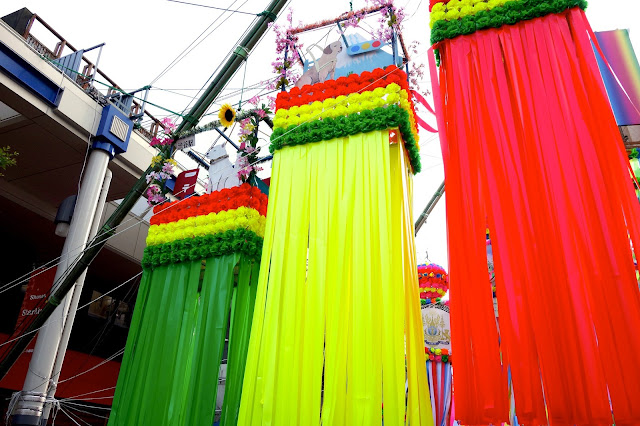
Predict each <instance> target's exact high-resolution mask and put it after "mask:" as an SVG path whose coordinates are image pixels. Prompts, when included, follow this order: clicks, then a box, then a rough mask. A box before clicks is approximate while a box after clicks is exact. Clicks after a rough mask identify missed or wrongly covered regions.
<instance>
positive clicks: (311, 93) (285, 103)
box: [269, 65, 421, 173]
mask: <svg viewBox="0 0 640 426" xmlns="http://www.w3.org/2000/svg"><path fill="white" fill-rule="evenodd" d="M312 88H313V89H312ZM348 90H352V91H353V92H352V93H349V92H348ZM345 95H347V96H345ZM309 102H312V103H311V104H310V105H309ZM276 108H278V110H276V115H275V119H274V123H273V124H274V129H273V134H272V136H271V146H270V147H269V150H270V151H271V152H272V153H273V152H276V151H277V150H279V149H281V148H283V147H285V146H295V145H302V144H306V143H312V142H320V141H326V140H331V139H334V138H340V137H344V136H349V135H355V134H358V133H364V132H366V131H368V130H378V131H382V130H386V129H393V128H396V127H398V128H399V130H400V133H401V135H402V138H403V140H404V144H405V148H406V151H407V153H408V155H409V161H410V163H411V166H412V168H413V171H414V173H418V172H419V171H420V169H421V165H420V153H419V150H420V147H419V145H418V130H417V128H416V121H415V112H414V111H415V108H414V106H413V102H412V101H411V99H410V97H409V94H408V86H407V76H406V74H405V73H404V72H403V71H402V70H400V69H399V68H398V67H396V66H394V65H392V66H389V67H387V68H386V69H384V70H382V69H377V70H374V71H373V72H367V73H366V74H365V73H363V74H361V75H357V74H352V75H351V76H349V77H341V78H339V79H337V80H335V81H327V82H324V83H319V84H317V85H314V86H305V87H302V88H301V89H298V88H293V89H292V90H291V91H290V92H289V93H284V94H283V95H281V96H278V99H277V100H276Z"/></svg>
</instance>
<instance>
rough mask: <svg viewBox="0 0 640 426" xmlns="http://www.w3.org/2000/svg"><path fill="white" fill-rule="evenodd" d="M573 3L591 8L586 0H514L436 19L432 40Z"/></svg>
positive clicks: (543, 13)
mask: <svg viewBox="0 0 640 426" xmlns="http://www.w3.org/2000/svg"><path fill="white" fill-rule="evenodd" d="M572 7H579V8H581V9H586V8H587V1H586V0H548V1H544V2H541V1H540V0H519V1H510V2H507V3H505V4H504V5H502V6H497V7H495V8H493V9H490V10H483V11H480V12H478V13H476V14H475V15H471V16H465V17H464V18H462V19H458V20H455V21H445V20H441V21H436V22H435V23H434V24H433V28H432V29H431V44H436V43H439V42H441V41H442V40H447V39H451V38H454V37H457V36H460V35H468V34H472V33H474V32H476V31H480V30H485V29H487V28H499V27H501V26H503V25H513V24H516V23H518V22H520V21H528V20H531V19H535V18H540V17H542V16H546V15H550V14H552V13H560V12H563V11H565V10H567V9H571V8H572Z"/></svg>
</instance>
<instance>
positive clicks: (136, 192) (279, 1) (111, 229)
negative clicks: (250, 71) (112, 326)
mask: <svg viewBox="0 0 640 426" xmlns="http://www.w3.org/2000/svg"><path fill="white" fill-rule="evenodd" d="M285 3H286V0H272V1H271V3H270V4H269V6H268V7H267V9H266V10H265V11H264V12H261V13H260V14H259V15H258V20H257V22H255V24H254V25H253V26H252V27H251V29H250V30H249V32H248V33H247V35H246V36H245V37H244V38H243V39H242V40H241V42H240V44H239V45H238V47H237V48H236V49H235V50H234V52H233V53H232V55H231V57H230V58H229V59H228V60H227V61H226V62H225V64H224V65H223V66H222V68H221V71H220V72H219V73H218V75H217V76H216V77H215V78H214V79H213V81H212V82H211V84H210V85H209V87H208V88H207V90H206V91H205V93H204V94H203V95H202V96H201V97H200V98H199V99H198V101H197V102H196V103H195V105H194V106H193V108H192V109H191V111H189V114H188V115H187V116H185V117H184V120H183V121H182V122H181V123H180V126H178V129H177V130H176V131H177V132H180V131H185V130H189V129H191V128H193V127H194V126H195V125H196V124H197V123H198V120H200V118H201V117H202V116H203V115H204V113H205V111H206V110H207V108H209V106H210V105H211V104H212V103H213V101H214V100H215V99H216V97H217V96H218V95H219V94H220V92H221V91H222V89H223V88H224V86H225V85H226V84H227V83H228V81H229V80H230V79H231V77H232V76H233V74H234V73H235V72H236V71H237V70H238V68H239V67H240V65H241V64H242V62H244V61H245V60H246V59H247V58H248V57H249V52H250V51H251V49H252V48H253V47H254V46H255V45H256V43H257V42H258V41H259V40H260V37H262V35H263V34H264V33H265V32H266V30H267V28H268V24H269V22H273V21H275V19H276V18H277V16H278V13H280V11H281V10H282V8H283V7H284V5H285ZM158 167H162V162H161V163H160V165H159V166H158ZM153 170H154V168H153V167H149V168H148V169H147V170H146V171H145V172H144V173H143V174H142V176H140V178H139V179H138V181H137V182H136V183H135V184H134V185H133V188H132V189H131V190H130V191H129V192H128V193H127V195H126V196H125V197H124V199H123V200H122V202H121V203H120V205H119V206H118V208H117V209H116V210H115V211H114V212H113V214H112V215H111V216H110V217H109V219H107V221H106V222H105V224H104V225H103V226H102V228H100V231H98V235H97V236H96V237H95V238H94V239H93V240H92V241H91V242H90V243H89V244H87V247H89V248H88V249H87V250H85V251H84V253H83V254H82V256H80V257H79V258H78V259H77V260H76V261H75V262H74V263H73V266H72V267H71V268H70V269H68V270H67V271H66V273H65V274H63V275H62V281H61V283H60V284H59V285H58V287H57V288H58V289H57V290H56V292H55V293H54V294H53V295H52V296H51V297H50V298H49V300H47V303H46V304H45V305H44V307H43V308H42V311H41V312H40V313H39V314H38V315H37V316H36V317H35V318H34V320H33V322H32V323H31V324H29V326H28V327H27V328H26V329H25V331H24V333H23V334H22V336H21V337H20V338H18V339H17V340H16V341H15V343H14V344H13V346H12V347H11V349H10V350H9V351H8V353H7V355H6V356H5V357H4V358H3V359H2V361H0V380H1V379H2V378H4V376H5V375H6V374H7V373H8V372H9V370H10V369H11V367H12V366H13V364H14V363H15V362H16V360H17V359H18V357H19V356H20V355H21V354H22V352H23V351H24V350H25V349H26V347H27V345H29V342H31V339H33V337H34V336H35V331H36V330H37V329H39V328H40V327H42V326H43V325H44V323H45V321H46V320H47V319H48V318H49V316H51V314H52V313H53V311H54V310H55V309H56V308H57V307H58V305H59V304H60V302H61V301H62V299H64V297H65V296H66V294H67V293H68V292H69V290H71V288H72V287H73V285H74V284H75V282H76V281H77V279H78V277H80V275H81V274H82V273H83V272H84V270H85V269H86V268H87V267H88V266H89V265H90V264H91V262H92V261H93V259H95V257H96V256H97V255H98V253H100V250H102V248H103V247H104V245H105V244H106V242H107V240H108V239H109V237H111V236H112V235H113V234H114V233H115V229H116V227H117V226H118V225H119V224H120V223H121V222H122V220H123V219H124V218H125V217H126V216H127V214H128V213H129V211H131V209H132V208H133V206H134V204H135V203H136V202H137V201H138V199H139V198H140V197H141V196H142V195H143V194H144V191H145V190H146V188H147V186H148V184H147V181H146V176H147V174H149V173H150V172H151V171H153ZM56 284H57V283H56ZM56 284H54V288H55V286H56Z"/></svg>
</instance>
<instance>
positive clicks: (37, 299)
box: [13, 267, 56, 336]
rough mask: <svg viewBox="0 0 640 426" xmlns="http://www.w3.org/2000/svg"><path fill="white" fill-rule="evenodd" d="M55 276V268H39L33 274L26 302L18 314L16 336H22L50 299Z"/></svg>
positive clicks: (24, 301)
mask: <svg viewBox="0 0 640 426" xmlns="http://www.w3.org/2000/svg"><path fill="white" fill-rule="evenodd" d="M55 275H56V268H55V267H53V268H49V269H45V268H39V269H36V270H34V271H33V272H31V278H29V284H27V291H26V292H25V294H24V300H23V301H22V306H21V307H20V312H19V313H18V320H17V321H16V327H15V331H14V332H13V335H14V336H19V335H20V334H22V332H23V330H24V329H26V327H27V326H28V325H29V323H30V322H31V320H32V319H33V318H34V317H35V316H36V315H38V314H39V313H40V311H41V310H42V307H43V306H44V304H45V303H46V301H47V298H48V297H49V292H50V291H51V286H52V285H53V280H54V279H55Z"/></svg>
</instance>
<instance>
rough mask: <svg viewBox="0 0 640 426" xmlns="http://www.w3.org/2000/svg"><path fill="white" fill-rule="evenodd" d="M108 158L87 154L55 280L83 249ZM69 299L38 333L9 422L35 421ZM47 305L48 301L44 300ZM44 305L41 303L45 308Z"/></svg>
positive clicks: (98, 153)
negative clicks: (11, 419) (11, 420)
mask: <svg viewBox="0 0 640 426" xmlns="http://www.w3.org/2000/svg"><path fill="white" fill-rule="evenodd" d="M109 160H110V156H109V154H108V153H107V152H105V151H103V150H101V149H94V150H92V151H91V153H90V155H89V159H88V161H87V167H86V169H85V173H84V176H83V179H82V186H81V187H80V192H79V193H78V200H77V202H76V207H75V209H74V214H73V218H72V219H71V224H70V227H69V235H68V236H67V238H66V240H65V242H64V247H63V249H62V258H61V263H60V264H59V265H58V269H57V270H56V277H55V281H54V282H55V283H57V282H59V281H60V279H61V278H62V277H63V276H64V275H65V274H66V272H67V267H68V265H69V264H70V263H72V260H73V259H75V258H76V257H77V256H78V255H79V254H80V253H81V252H82V250H83V249H84V248H85V245H86V243H87V240H88V238H89V232H90V230H91V225H92V222H93V217H94V216H95V212H96V208H97V205H98V198H99V194H100V189H101V188H102V183H103V182H104V177H105V174H106V171H107V165H108V164H109ZM76 279H77V277H76V278H74V279H73V282H75V281H76ZM59 290H60V285H58V286H55V287H54V288H53V289H52V293H56V294H57V293H58V291H59ZM70 299H71V296H70V295H66V293H65V295H64V297H62V298H61V300H60V301H61V302H62V306H57V307H56V308H54V309H53V312H52V315H51V316H50V317H49V318H48V319H47V320H46V323H45V324H44V327H43V328H42V329H41V330H40V331H39V332H38V339H37V341H36V346H35V348H34V349H33V355H32V357H31V362H30V363H29V371H28V372H27V377H26V378H25V381H24V386H23V388H22V392H21V394H20V396H19V397H18V402H17V404H16V409H15V411H14V417H13V422H12V424H14V425H34V424H39V421H40V418H41V416H42V409H43V405H44V401H45V398H46V395H47V389H48V387H49V380H50V378H51V370H52V368H53V364H54V362H55V357H56V352H57V349H58V344H59V342H60V338H61V336H62V331H63V327H64V322H65V317H66V315H67V309H68V307H69V302H70ZM48 304H49V302H47V305H48ZM47 305H45V308H46V306H47ZM39 316H40V315H38V317H39ZM38 317H36V318H35V319H34V321H35V320H37V319H38ZM31 337H32V336H31ZM29 340H30V339H29ZM20 352H22V351H20ZM34 422H35V423H34Z"/></svg>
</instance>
